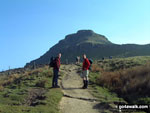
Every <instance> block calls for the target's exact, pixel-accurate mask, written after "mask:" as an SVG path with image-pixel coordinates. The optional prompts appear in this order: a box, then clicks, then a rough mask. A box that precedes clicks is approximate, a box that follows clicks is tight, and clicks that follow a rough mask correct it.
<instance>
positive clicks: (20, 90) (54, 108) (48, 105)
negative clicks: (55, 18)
mask: <svg viewBox="0 0 150 113" xmlns="http://www.w3.org/2000/svg"><path fill="white" fill-rule="evenodd" d="M20 76H22V75H20ZM39 81H40V82H41V83H42V82H44V83H42V85H41V86H38V85H36V84H37V83H38V82H39ZM51 83H52V70H50V69H44V68H43V69H42V71H39V72H38V73H36V74H35V73H31V74H30V75H27V76H24V77H22V78H20V82H18V83H17V82H16V83H15V82H13V83H11V84H10V85H7V86H5V87H4V90H3V91H1V92H0V113H59V109H58V104H59V101H60V100H61V98H62V96H63V94H62V92H61V89H58V88H56V89H51V88H50V87H51ZM33 89H39V90H40V89H44V90H45V93H44V96H45V98H44V99H41V100H40V99H37V101H39V104H37V105H36V106H29V105H27V103H26V101H27V98H28V97H29V95H30V93H29V92H30V91H32V90H33Z"/></svg>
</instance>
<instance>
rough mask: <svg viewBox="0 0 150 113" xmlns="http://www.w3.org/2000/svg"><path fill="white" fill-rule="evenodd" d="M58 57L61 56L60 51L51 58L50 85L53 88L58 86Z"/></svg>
mask: <svg viewBox="0 0 150 113" xmlns="http://www.w3.org/2000/svg"><path fill="white" fill-rule="evenodd" d="M60 58H61V53H59V54H58V57H56V58H55V59H53V66H52V67H53V74H54V75H53V81H52V87H53V88H59V87H60V86H58V73H59V68H60Z"/></svg>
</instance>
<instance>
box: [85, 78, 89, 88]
mask: <svg viewBox="0 0 150 113" xmlns="http://www.w3.org/2000/svg"><path fill="white" fill-rule="evenodd" d="M87 88H88V80H86V81H85V89H87Z"/></svg>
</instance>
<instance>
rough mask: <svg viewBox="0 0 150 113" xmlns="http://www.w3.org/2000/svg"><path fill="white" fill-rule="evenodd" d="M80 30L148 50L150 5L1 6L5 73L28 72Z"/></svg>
mask: <svg viewBox="0 0 150 113" xmlns="http://www.w3.org/2000/svg"><path fill="white" fill-rule="evenodd" d="M80 29H91V30H93V31H95V32H96V33H99V34H102V35H105V36H106V37H107V38H108V39H109V40H110V41H112V42H113V43H117V44H126V43H136V44H148V43H150V0H0V53H1V54H0V71H2V70H6V69H8V67H9V66H10V68H17V67H22V66H24V65H25V64H26V63H27V62H29V61H31V60H33V59H36V58H38V57H40V56H41V55H43V54H44V53H45V52H46V51H48V50H49V48H50V47H52V46H53V45H55V44H56V43H58V41H59V40H61V39H63V38H64V37H65V35H67V34H70V33H75V32H77V31H78V30H80Z"/></svg>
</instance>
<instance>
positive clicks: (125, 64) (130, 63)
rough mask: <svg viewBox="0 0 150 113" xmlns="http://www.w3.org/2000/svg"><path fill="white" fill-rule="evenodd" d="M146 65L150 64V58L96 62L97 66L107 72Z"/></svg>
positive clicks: (114, 59)
mask: <svg viewBox="0 0 150 113" xmlns="http://www.w3.org/2000/svg"><path fill="white" fill-rule="evenodd" d="M146 63H150V56H137V57H128V58H113V59H105V60H98V61H96V64H98V65H99V66H100V67H101V68H103V69H104V70H105V71H117V70H120V69H127V68H131V67H135V66H141V65H145V64H146Z"/></svg>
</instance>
